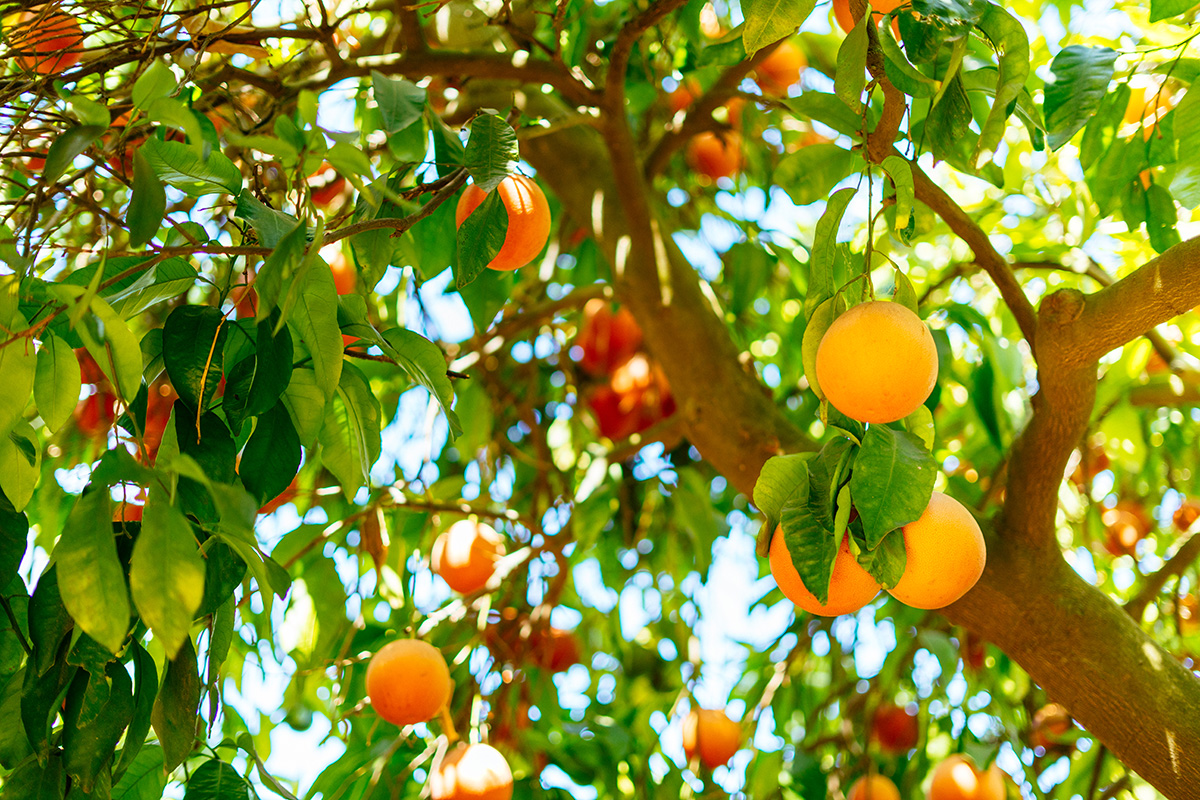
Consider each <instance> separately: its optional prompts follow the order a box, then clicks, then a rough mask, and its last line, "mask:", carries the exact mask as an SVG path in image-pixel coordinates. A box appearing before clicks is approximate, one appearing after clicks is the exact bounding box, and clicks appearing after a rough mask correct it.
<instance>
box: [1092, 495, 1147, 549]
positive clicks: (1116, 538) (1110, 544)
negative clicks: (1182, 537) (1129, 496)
mask: <svg viewBox="0 0 1200 800" xmlns="http://www.w3.org/2000/svg"><path fill="white" fill-rule="evenodd" d="M1100 521H1101V522H1103V523H1104V529H1105V541H1104V547H1105V549H1106V550H1108V552H1109V553H1110V554H1111V555H1114V556H1121V555H1129V556H1132V555H1135V554H1136V553H1137V543H1138V542H1140V541H1141V540H1142V539H1144V538H1146V534H1148V533H1149V532H1150V529H1151V528H1152V527H1153V525H1152V523H1151V522H1150V518H1149V517H1148V516H1146V512H1145V510H1144V509H1143V508H1142V507H1141V505H1139V504H1138V503H1136V502H1134V501H1132V500H1120V501H1118V502H1117V504H1116V506H1114V507H1113V508H1109V509H1105V510H1104V511H1103V512H1102V513H1101V514H1100Z"/></svg>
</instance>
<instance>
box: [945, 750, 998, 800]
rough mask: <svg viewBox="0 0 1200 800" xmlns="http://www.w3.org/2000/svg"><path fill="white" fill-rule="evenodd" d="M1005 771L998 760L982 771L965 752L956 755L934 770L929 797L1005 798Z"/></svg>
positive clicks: (963, 799)
mask: <svg viewBox="0 0 1200 800" xmlns="http://www.w3.org/2000/svg"><path fill="white" fill-rule="evenodd" d="M1005 794H1006V792H1005V787H1004V772H1003V771H1002V770H1001V769H1000V768H999V767H998V766H996V765H995V764H992V766H991V767H989V768H988V769H987V771H980V770H979V769H977V768H976V767H975V762H973V761H971V759H970V758H968V757H967V756H963V755H952V756H950V757H949V758H947V759H946V760H944V761H942V763H940V764H938V765H937V766H936V767H935V768H934V770H933V780H932V782H931V783H930V784H929V800H1004V797H1005Z"/></svg>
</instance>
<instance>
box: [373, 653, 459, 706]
mask: <svg viewBox="0 0 1200 800" xmlns="http://www.w3.org/2000/svg"><path fill="white" fill-rule="evenodd" d="M367 697H368V698H369V699H370V701H371V706H372V707H373V708H374V709H375V712H376V713H377V714H379V716H381V717H383V718H384V719H385V720H387V721H388V722H390V723H392V724H393V725H399V726H401V727H403V726H405V725H415V724H417V723H418V722H426V721H427V720H430V719H433V717H434V716H435V715H436V714H437V713H438V712H439V711H441V710H442V708H444V707H445V706H446V704H447V703H449V702H450V669H449V668H448V667H447V666H446V659H445V658H443V657H442V654H441V652H440V651H439V650H438V649H437V648H436V647H434V646H433V645H431V644H429V643H427V642H422V641H420V640H418V639H397V640H396V641H394V642H389V643H388V644H386V645H384V646H383V647H382V648H380V650H379V652H378V653H376V654H375V655H374V656H372V657H371V662H370V663H369V664H368V665H367Z"/></svg>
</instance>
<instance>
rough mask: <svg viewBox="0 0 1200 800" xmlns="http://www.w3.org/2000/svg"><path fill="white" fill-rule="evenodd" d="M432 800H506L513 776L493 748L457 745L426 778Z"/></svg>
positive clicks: (510, 791)
mask: <svg viewBox="0 0 1200 800" xmlns="http://www.w3.org/2000/svg"><path fill="white" fill-rule="evenodd" d="M429 791H430V797H432V798H433V800H509V799H510V798H511V797H512V796H513V774H512V769H510V768H509V766H508V762H507V761H505V760H504V756H502V755H501V754H500V751H499V750H497V749H496V748H494V747H492V746H490V745H486V744H465V743H462V742H460V743H459V745H458V746H457V747H456V748H454V749H453V750H452V751H450V752H449V753H447V754H446V758H445V759H443V760H442V763H441V764H440V765H439V766H438V767H437V769H435V770H433V772H431V773H430V775H429Z"/></svg>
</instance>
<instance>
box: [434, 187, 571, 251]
mask: <svg viewBox="0 0 1200 800" xmlns="http://www.w3.org/2000/svg"><path fill="white" fill-rule="evenodd" d="M496 191H497V192H499V193H500V202H502V203H504V208H505V209H507V211H508V232H507V233H505V234H504V244H503V245H502V246H501V247H500V252H498V253H496V257H495V258H493V259H492V260H491V262H490V263H489V264H488V267H489V268H490V269H495V270H501V271H505V272H507V271H510V270H514V269H517V268H518V267H523V266H525V265H526V264H528V263H529V262H530V261H533V259H534V258H536V257H537V254H538V253H540V252H542V248H543V247H545V246H546V241H547V240H548V239H549V238H550V206H549V205H548V204H547V203H546V195H545V194H543V193H542V190H541V188H540V187H539V186H538V185H537V183H536V182H535V181H534V180H533V178H529V177H526V176H524V175H509V176H508V177H507V178H505V179H504V180H502V181H500V185H499V186H497V187H496ZM485 197H487V193H486V192H484V191H483V190H482V189H480V188H479V187H478V186H476V185H474V184H471V185H470V186H468V187H467V188H466V189H465V190H464V191H463V193H462V196H461V197H459V198H458V207H457V208H456V209H455V211H454V224H455V226H456V227H459V228H461V227H462V224H463V221H464V220H466V218H467V217H469V216H470V215H471V212H473V211H474V210H475V209H476V208H478V207H479V204H480V203H482V202H483V200H484V198H485Z"/></svg>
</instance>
